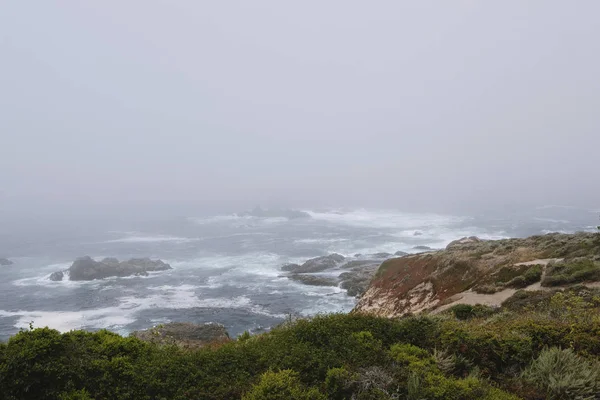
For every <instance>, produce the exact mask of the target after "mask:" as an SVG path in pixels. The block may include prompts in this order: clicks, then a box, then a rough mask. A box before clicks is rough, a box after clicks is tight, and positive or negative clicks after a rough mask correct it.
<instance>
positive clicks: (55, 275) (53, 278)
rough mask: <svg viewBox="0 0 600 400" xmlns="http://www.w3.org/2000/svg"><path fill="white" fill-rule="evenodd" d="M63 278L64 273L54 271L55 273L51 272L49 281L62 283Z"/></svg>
mask: <svg viewBox="0 0 600 400" xmlns="http://www.w3.org/2000/svg"><path fill="white" fill-rule="evenodd" d="M64 276H65V274H64V272H62V271H56V272H53V273H51V274H50V280H51V281H55V282H58V281H62V280H63V278H64Z"/></svg>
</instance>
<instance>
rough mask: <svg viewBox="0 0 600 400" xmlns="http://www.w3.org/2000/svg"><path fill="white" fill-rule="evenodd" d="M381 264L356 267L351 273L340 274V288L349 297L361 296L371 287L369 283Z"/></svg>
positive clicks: (375, 263) (373, 263) (374, 263)
mask: <svg viewBox="0 0 600 400" xmlns="http://www.w3.org/2000/svg"><path fill="white" fill-rule="evenodd" d="M380 264H381V263H380V262H371V263H369V264H363V265H360V266H358V267H354V268H353V269H352V270H351V271H348V272H344V273H342V274H340V280H341V284H340V287H341V288H342V289H346V292H347V293H348V296H354V297H358V296H361V295H362V294H363V293H364V292H365V291H366V290H367V288H368V287H369V283H370V282H371V279H372V278H373V276H374V275H375V273H376V272H377V269H378V268H379V265H380Z"/></svg>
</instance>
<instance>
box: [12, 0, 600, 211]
mask: <svg viewBox="0 0 600 400" xmlns="http://www.w3.org/2000/svg"><path fill="white" fill-rule="evenodd" d="M598 15H600V3H599V2H597V1H594V0H590V1H585V0H581V1H577V2H565V1H548V0H544V1H541V0H540V1H526V2H525V1H498V2H483V1H482V2H479V1H470V0H462V1H441V0H440V1H412V2H408V1H404V2H401V1H378V2H365V1H347V0H345V1H341V0H340V1H327V2H321V1H302V2H282V1H275V0H273V1H263V0H255V1H246V2H244V1H235V2H233V1H232V2H208V1H203V2H202V1H191V0H190V1H177V2H166V1H141V0H140V1H127V2H122V1H102V2H80V1H43V2H36V3H35V5H33V4H31V3H29V2H24V1H3V2H2V4H1V5H0V72H1V73H0V148H1V155H0V204H1V205H0V216H2V217H5V218H6V217H14V218H17V217H18V216H26V215H27V216H32V215H35V216H61V215H67V214H68V215H72V216H73V215H74V216H90V215H95V216H102V215H108V214H111V213H125V212H130V213H133V214H135V213H139V214H140V215H141V214H142V213H146V212H147V213H153V212H160V213H166V214H168V213H173V214H178V215H179V214H186V213H192V212H199V211H200V210H204V211H206V210H236V209H244V208H248V207H251V206H253V205H255V204H262V205H266V206H273V205H278V206H286V207H288V206H289V207H325V206H348V207H381V208H396V209H402V210H407V211H410V210H418V211H436V212H468V210H470V209H484V208H487V207H505V206H509V205H510V206H525V205H545V204H566V205H573V206H581V207H592V208H594V207H595V208H600V207H599V206H600V186H599V185H598V181H599V179H598V178H599V175H600V168H599V166H598V160H599V156H598V154H599V149H600V114H599V113H598V110H600V77H599V74H598V72H599V71H600V41H599V40H598V38H600V24H598Z"/></svg>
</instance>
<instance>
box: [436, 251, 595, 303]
mask: <svg viewBox="0 0 600 400" xmlns="http://www.w3.org/2000/svg"><path fill="white" fill-rule="evenodd" d="M562 260H563V259H562V258H544V259H538V260H532V261H527V262H522V263H518V264H515V266H522V265H542V266H543V269H542V277H541V279H540V282H536V283H534V284H532V285H529V286H527V287H525V288H523V290H529V291H534V290H550V289H552V288H546V287H543V286H542V285H541V281H542V280H543V279H544V277H545V276H546V266H547V265H548V264H549V263H550V262H552V261H556V262H559V261H562ZM585 285H586V286H588V287H600V282H593V283H588V284H585ZM516 291H517V289H510V288H508V289H504V290H501V291H499V292H496V293H492V294H483V293H476V292H473V291H471V290H467V291H465V292H462V293H458V294H455V295H454V296H452V297H450V298H449V299H448V301H451V302H450V303H448V304H444V305H443V306H440V307H438V308H436V309H435V310H434V311H433V313H434V314H437V313H439V312H442V311H444V310H447V309H448V308H450V307H452V306H454V305H456V304H469V305H473V306H474V305H475V304H483V305H486V306H496V307H499V306H500V305H501V304H502V303H503V302H504V301H505V300H506V299H508V298H509V297H510V296H512V295H513V294H515V292H516Z"/></svg>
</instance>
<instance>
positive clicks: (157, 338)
mask: <svg viewBox="0 0 600 400" xmlns="http://www.w3.org/2000/svg"><path fill="white" fill-rule="evenodd" d="M130 336H133V337H136V338H138V339H140V340H143V341H146V342H151V343H156V344H159V345H177V346H179V347H182V348H198V347H202V346H206V345H207V344H210V343H224V342H228V341H229V340H230V338H229V334H228V333H227V330H226V329H225V327H224V326H223V325H221V324H216V323H207V324H192V323H189V322H172V323H168V324H163V325H158V326H155V327H154V328H151V329H147V330H143V331H136V332H132V333H131V335H130Z"/></svg>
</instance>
